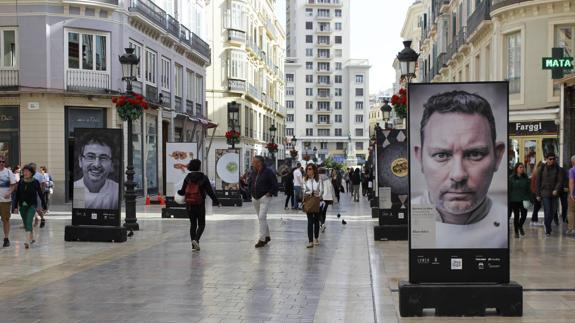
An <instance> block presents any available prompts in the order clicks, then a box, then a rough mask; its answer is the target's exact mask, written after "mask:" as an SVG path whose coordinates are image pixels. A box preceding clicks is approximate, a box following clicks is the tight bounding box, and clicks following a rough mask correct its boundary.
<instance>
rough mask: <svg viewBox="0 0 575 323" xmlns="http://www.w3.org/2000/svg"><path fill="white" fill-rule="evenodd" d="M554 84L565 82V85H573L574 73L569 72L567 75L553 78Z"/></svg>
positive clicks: (574, 82)
mask: <svg viewBox="0 0 575 323" xmlns="http://www.w3.org/2000/svg"><path fill="white" fill-rule="evenodd" d="M554 83H555V84H565V86H572V85H575V73H571V74H569V75H565V77H564V78H562V79H559V80H555V81H554Z"/></svg>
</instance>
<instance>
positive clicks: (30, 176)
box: [14, 165, 46, 249]
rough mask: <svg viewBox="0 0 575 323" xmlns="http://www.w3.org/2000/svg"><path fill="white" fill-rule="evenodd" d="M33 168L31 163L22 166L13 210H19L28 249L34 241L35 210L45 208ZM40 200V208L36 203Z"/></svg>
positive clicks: (25, 246) (25, 244) (40, 188)
mask: <svg viewBox="0 0 575 323" xmlns="http://www.w3.org/2000/svg"><path fill="white" fill-rule="evenodd" d="M34 173H35V171H34V168H33V167H32V166H31V165H26V166H24V167H23V168H22V178H21V179H20V182H19V183H18V185H17V186H16V207H15V208H14V212H17V211H18V209H19V210H20V216H21V217H22V221H23V222H24V229H25V230H26V242H25V243H24V248H26V249H28V248H30V246H31V245H32V244H34V243H35V242H36V240H35V238H34V236H35V232H34V231H35V230H34V227H35V226H36V225H37V223H34V222H35V221H34V218H35V215H36V211H37V210H40V211H43V210H45V209H46V201H45V200H44V194H43V191H42V187H41V186H40V183H39V182H38V181H37V180H36V179H35V178H34ZM38 201H40V203H41V207H42V209H40V208H39V206H38V205H37V204H36V203H38Z"/></svg>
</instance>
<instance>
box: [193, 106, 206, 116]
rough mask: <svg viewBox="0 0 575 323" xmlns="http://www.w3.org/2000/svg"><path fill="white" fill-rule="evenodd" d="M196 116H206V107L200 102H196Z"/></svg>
mask: <svg viewBox="0 0 575 323" xmlns="http://www.w3.org/2000/svg"><path fill="white" fill-rule="evenodd" d="M194 116H196V117H203V116H204V107H203V106H202V105H201V104H199V103H196V113H195V114H194Z"/></svg>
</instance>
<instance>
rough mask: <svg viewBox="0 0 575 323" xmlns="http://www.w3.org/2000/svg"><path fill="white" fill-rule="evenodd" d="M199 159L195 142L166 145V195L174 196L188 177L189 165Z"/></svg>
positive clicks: (169, 143)
mask: <svg viewBox="0 0 575 323" xmlns="http://www.w3.org/2000/svg"><path fill="white" fill-rule="evenodd" d="M197 158H198V144H197V143H195V142H168V143H166V195H167V196H174V195H175V194H176V192H177V191H178V190H179V189H180V188H181V187H182V185H183V183H184V179H185V178H186V176H187V175H188V173H189V171H188V164H189V163H190V161H191V160H192V159H197Z"/></svg>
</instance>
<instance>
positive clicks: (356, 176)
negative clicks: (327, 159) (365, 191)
mask: <svg viewBox="0 0 575 323" xmlns="http://www.w3.org/2000/svg"><path fill="white" fill-rule="evenodd" d="M360 184H361V174H360V173H359V168H356V169H355V171H354V172H353V174H352V175H351V185H353V195H352V197H353V201H354V202H359V185H360Z"/></svg>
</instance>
